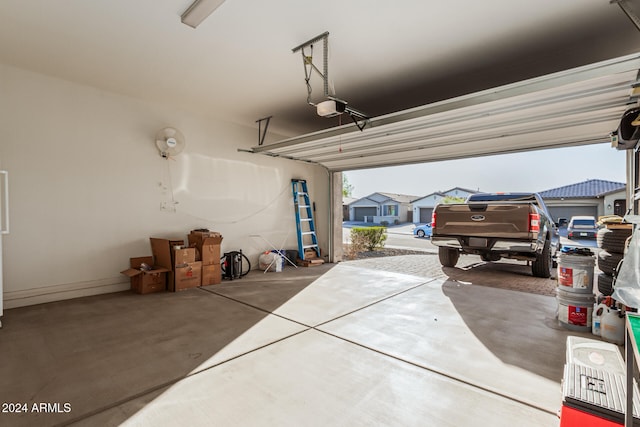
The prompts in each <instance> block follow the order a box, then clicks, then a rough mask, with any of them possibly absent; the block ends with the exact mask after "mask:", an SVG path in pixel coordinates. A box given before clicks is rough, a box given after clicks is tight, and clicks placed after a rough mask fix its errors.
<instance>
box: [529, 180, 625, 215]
mask: <svg viewBox="0 0 640 427" xmlns="http://www.w3.org/2000/svg"><path fill="white" fill-rule="evenodd" d="M540 195H541V196H542V198H543V199H544V202H545V204H546V205H547V208H548V209H549V213H550V214H551V216H552V217H553V219H554V221H558V218H566V219H567V220H568V219H570V218H571V217H572V216H576V215H589V216H594V217H598V216H602V215H620V216H624V214H625V212H626V210H627V201H626V185H625V184H624V183H623V182H613V181H605V180H602V179H589V180H587V181H583V182H578V183H576V184H569V185H565V186H563V187H558V188H552V189H550V190H545V191H541V192H540Z"/></svg>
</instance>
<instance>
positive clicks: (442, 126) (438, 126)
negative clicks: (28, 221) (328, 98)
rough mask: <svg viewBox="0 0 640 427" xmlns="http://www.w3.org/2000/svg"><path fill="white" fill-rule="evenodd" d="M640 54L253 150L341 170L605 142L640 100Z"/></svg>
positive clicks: (257, 147) (253, 150)
mask: <svg viewBox="0 0 640 427" xmlns="http://www.w3.org/2000/svg"><path fill="white" fill-rule="evenodd" d="M638 68H640V55H632V56H627V57H624V58H619V59H616V60H612V61H606V62H602V63H598V64H594V65H589V66H585V67H581V68H578V69H574V70H569V71H565V72H559V73H555V74H552V75H549V76H544V77H540V78H535V79H531V80H527V81H524V82H519V83H514V84H511V85H507V86H503V87H500V88H495V89H490V90H486V91H482V92H478V93H475V94H470V95H465V96H461V97H457V98H453V99H449V100H446V101H441V102H436V103H433V104H430V105H426V106H423V107H418V108H414V109H410V110H406V111H403V112H399V113H394V114H389V115H385V116H381V117H376V118H373V119H371V120H370V121H369V123H367V124H366V125H365V126H364V128H363V129H362V131H360V130H359V129H358V128H357V127H356V128H355V129H354V126H353V125H348V126H341V127H337V128H334V129H329V130H324V131H320V132H315V133H312V134H309V135H303V136H300V137H295V138H290V139H286V140H284V141H280V142H278V143H274V144H268V145H263V146H256V147H253V149H252V152H255V153H262V154H267V155H270V156H277V157H286V158H290V159H295V160H302V161H307V162H311V163H318V164H322V165H324V166H325V167H327V168H328V169H329V170H333V171H340V170H350V169H360V168H372V167H380V166H390V165H402V164H409V163H419V162H430V161H438V160H451V159H457V158H465V157H473V156H483V155H491V154H498V153H509V152H519V151H527V150H538V149H545V148H557V147H567V146H574V145H584V144H594V143H602V142H605V141H608V140H610V138H609V134H610V133H611V132H612V131H614V130H615V129H616V128H617V126H618V123H619V121H620V117H621V116H622V113H623V112H624V111H625V109H626V108H628V106H629V104H630V103H632V102H634V103H635V100H634V99H633V98H631V93H632V85H634V84H636V83H638V84H640V82H637V76H638Z"/></svg>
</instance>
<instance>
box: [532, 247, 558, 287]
mask: <svg viewBox="0 0 640 427" xmlns="http://www.w3.org/2000/svg"><path fill="white" fill-rule="evenodd" d="M552 262H553V261H552V260H551V245H550V244H549V239H547V241H546V242H544V248H543V249H542V253H539V254H536V259H535V260H534V261H533V263H532V264H531V273H533V276H534V277H544V278H549V277H551V265H552Z"/></svg>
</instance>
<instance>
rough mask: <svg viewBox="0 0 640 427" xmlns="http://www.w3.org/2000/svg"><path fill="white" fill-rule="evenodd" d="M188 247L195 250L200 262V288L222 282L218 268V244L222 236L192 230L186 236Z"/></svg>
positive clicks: (211, 232)
mask: <svg viewBox="0 0 640 427" xmlns="http://www.w3.org/2000/svg"><path fill="white" fill-rule="evenodd" d="M188 240H189V247H191V248H195V249H196V250H197V256H198V257H199V259H200V261H201V262H202V286H209V285H217V284H219V283H220V282H222V270H221V266H220V258H221V257H220V244H221V243H222V235H221V234H220V233H217V232H214V231H208V230H193V231H191V232H190V233H189V236H188Z"/></svg>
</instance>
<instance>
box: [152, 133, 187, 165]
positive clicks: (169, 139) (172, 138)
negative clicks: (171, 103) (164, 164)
mask: <svg viewBox="0 0 640 427" xmlns="http://www.w3.org/2000/svg"><path fill="white" fill-rule="evenodd" d="M184 145H185V142H184V136H183V135H182V133H180V131H179V130H178V129H174V128H164V129H162V130H161V131H159V132H158V133H157V134H156V147H158V150H160V155H161V156H162V157H164V158H167V157H171V156H175V155H177V154H179V153H180V152H181V151H182V150H183V149H184Z"/></svg>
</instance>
